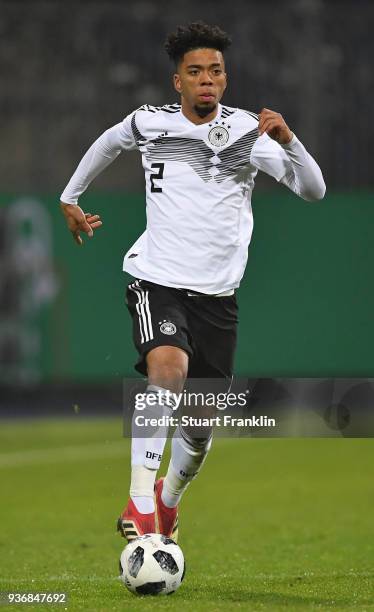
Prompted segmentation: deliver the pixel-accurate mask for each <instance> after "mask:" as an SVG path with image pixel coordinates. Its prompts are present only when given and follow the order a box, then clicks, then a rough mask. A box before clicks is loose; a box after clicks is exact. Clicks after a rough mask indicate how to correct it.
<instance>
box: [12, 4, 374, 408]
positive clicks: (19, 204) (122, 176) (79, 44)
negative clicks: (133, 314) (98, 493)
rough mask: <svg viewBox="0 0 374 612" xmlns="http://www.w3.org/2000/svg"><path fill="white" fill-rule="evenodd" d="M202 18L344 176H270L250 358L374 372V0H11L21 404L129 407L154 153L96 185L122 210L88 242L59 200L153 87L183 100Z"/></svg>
mask: <svg viewBox="0 0 374 612" xmlns="http://www.w3.org/2000/svg"><path fill="white" fill-rule="evenodd" d="M195 19H204V20H206V21H207V22H214V23H217V24H219V25H220V26H221V27H222V28H224V29H225V30H227V31H228V32H229V33H230V34H231V35H232V38H233V45H232V48H231V50H230V51H229V52H228V53H227V70H228V74H229V87H228V90H227V93H226V95H225V97H224V100H223V102H224V103H226V104H227V105H229V106H239V107H244V108H248V109H249V110H252V111H259V110H260V109H261V108H262V107H264V106H266V107H269V108H271V109H274V110H277V111H280V112H281V113H282V114H283V115H284V117H285V118H286V120H287V122H288V123H289V125H290V126H291V128H292V129H293V130H294V131H295V133H296V134H297V135H298V137H299V138H300V139H301V140H302V142H303V143H304V144H305V145H306V147H307V148H308V150H309V151H310V152H311V153H312V154H313V155H314V156H315V158H316V159H317V161H318V162H319V164H320V166H321V168H322V170H323V173H324V176H325V179H326V183H327V195H326V198H325V200H324V201H323V202H319V203H315V204H309V203H306V202H303V201H301V200H299V199H298V198H296V197H295V196H293V194H291V193H288V192H287V190H286V189H285V188H284V187H281V186H278V185H276V184H275V183H274V181H271V180H270V179H267V178H266V177H260V178H259V179H258V181H257V186H256V189H255V192H254V196H253V208H254V217H255V231H254V237H253V242H252V244H251V247H250V253H249V263H248V268H247V273H246V277H245V279H244V281H243V283H242V286H241V288H240V290H239V293H238V296H239V303H240V309H241V323H240V338H239V347H238V353H237V362H236V371H237V373H238V374H242V375H248V376H252V377H261V376H266V377H272V376H287V377H314V376H316V377H356V376H358V377H368V376H370V375H371V374H372V372H373V350H372V347H373V345H374V324H373V311H374V289H373V282H372V262H373V256H374V241H373V239H372V227H373V225H374V223H373V222H374V209H373V197H372V196H373V187H374V173H373V165H372V164H373V161H372V160H373V158H372V154H371V151H372V146H371V145H372V141H373V136H374V134H373V131H374V123H373V121H372V118H371V114H372V103H373V94H374V73H373V70H372V58H373V57H374V48H373V47H374V39H373V36H372V32H373V25H374V6H373V3H372V2H369V1H367V2H366V1H327V0H326V1H323V0H300V1H294V2H291V1H284V2H271V1H267V2H266V1H265V2H262V3H259V2H242V1H240V0H237V1H236V2H235V3H227V2H210V1H205V2H204V3H201V2H197V1H195V0H190V1H189V2H182V1H180V0H175V1H174V2H173V3H170V2H164V1H160V2H149V1H139V2H113V1H106V2H89V1H87V2H75V3H72V2H39V1H34V2H23V1H17V2H7V1H2V2H0V74H1V85H0V112H1V154H0V220H1V223H0V410H1V412H2V414H3V415H6V416H10V415H12V416H17V415H23V416H24V415H25V414H28V415H31V414H36V413H40V412H43V413H44V414H47V413H49V412H53V411H55V410H58V411H60V412H62V413H63V414H64V415H66V416H69V415H73V414H75V413H76V412H80V413H82V414H86V413H90V412H91V411H110V410H113V411H117V410H120V409H121V385H122V379H123V377H124V376H130V375H133V369H132V364H133V362H134V360H135V357H136V355H135V350H134V349H133V346H132V343H131V326H130V318H129V317H128V314H127V311H126V309H125V305H124V287H125V278H124V277H123V273H122V272H121V267H122V255H123V253H124V251H125V250H127V248H128V247H129V245H130V244H131V243H132V241H133V240H134V239H135V238H136V237H137V236H138V235H139V233H140V232H141V231H142V230H143V226H144V189H143V181H144V179H143V175H142V167H141V162H140V156H139V155H138V154H137V153H129V154H126V155H125V154H124V155H121V157H120V158H119V159H118V160H117V161H116V162H114V163H113V165H112V166H111V167H110V168H109V169H107V170H106V171H105V172H104V173H103V174H102V175H101V176H100V177H99V178H98V179H97V180H96V181H95V182H94V184H93V185H92V186H91V188H90V189H89V191H88V193H87V195H85V196H84V197H82V198H81V201H80V203H81V205H82V207H83V208H84V209H85V210H89V211H90V212H97V213H100V215H101V216H102V219H103V222H104V227H103V228H101V229H100V230H99V231H97V233H96V234H95V238H94V240H92V241H88V240H86V241H85V245H84V247H83V248H82V249H79V248H78V247H77V246H76V245H75V244H74V242H73V241H72V239H71V237H70V235H69V233H68V232H67V230H66V228H65V224H64V220H63V218H62V215H61V213H60V211H59V208H58V200H59V195H60V193H61V191H62V189H63V188H64V186H65V184H66V182H67V180H68V179H69V177H70V176H71V174H72V172H73V170H74V168H75V166H76V164H77V163H78V161H79V160H80V158H81V156H82V155H83V153H84V152H85V150H86V149H87V148H88V146H89V145H90V144H91V143H92V141H93V140H94V139H95V138H96V137H97V136H98V135H100V133H102V132H103V131H104V130H105V129H106V128H108V127H109V126H111V125H113V124H115V123H117V122H119V121H120V120H121V119H122V118H123V117H124V116H125V115H126V114H127V113H129V112H130V111H131V110H133V109H134V108H136V107H137V106H139V105H140V104H143V103H150V104H163V103H168V102H174V101H176V100H177V96H176V94H175V93H174V92H173V89H172V86H171V75H172V72H173V68H172V66H171V65H170V63H169V60H168V58H167V56H166V53H165V52H164V50H163V42H164V39H165V36H166V34H167V33H168V32H169V31H170V30H173V29H175V27H176V26H177V25H178V24H180V23H185V22H188V21H190V20H195Z"/></svg>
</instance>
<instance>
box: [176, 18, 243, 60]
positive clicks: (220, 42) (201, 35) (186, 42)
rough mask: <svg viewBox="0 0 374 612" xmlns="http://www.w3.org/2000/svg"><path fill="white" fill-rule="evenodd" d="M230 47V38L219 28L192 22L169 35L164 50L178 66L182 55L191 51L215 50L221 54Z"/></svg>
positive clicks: (200, 22) (201, 22)
mask: <svg viewBox="0 0 374 612" xmlns="http://www.w3.org/2000/svg"><path fill="white" fill-rule="evenodd" d="M230 45H231V38H230V37H229V35H228V34H226V32H224V31H223V30H221V28H220V27H218V26H212V25H208V24H206V23H204V22H203V21H194V22H193V23H189V24H188V25H186V26H178V27H177V31H176V32H173V33H172V34H169V35H168V37H167V39H166V42H165V49H166V52H167V54H168V55H169V57H170V59H172V60H173V61H174V62H175V63H176V64H177V65H178V64H179V62H180V61H181V60H182V59H183V56H184V54H185V53H187V51H192V49H217V51H221V52H223V51H225V49H227V48H228V47H229V46H230Z"/></svg>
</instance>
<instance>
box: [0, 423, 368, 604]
mask: <svg viewBox="0 0 374 612" xmlns="http://www.w3.org/2000/svg"><path fill="white" fill-rule="evenodd" d="M129 450H130V447H129V441H128V440H124V439H123V438H122V437H121V422H120V420H119V419H114V418H113V419H102V420H99V419H97V420H82V419H81V418H78V417H77V418H76V419H66V420H54V421H53V420H51V421H29V422H19V423H11V422H1V423H0V479H1V500H2V502H1V532H0V558H1V566H2V569H1V573H0V590H1V591H17V592H34V593H35V592H46V591H47V592H62V591H65V592H67V594H68V603H67V605H66V606H61V605H60V606H47V605H41V604H38V605H28V606H18V607H16V606H10V607H9V608H7V609H23V610H25V609H26V610H34V609H35V610H43V609H45V610H47V609H52V608H53V609H60V610H61V609H67V610H90V611H98V610H108V611H113V610H118V611H119V610H121V611H123V610H126V611H131V612H134V611H135V612H136V611H138V610H142V611H147V610H152V612H153V610H178V611H182V612H184V611H191V612H197V611H204V612H211V611H212V612H213V611H216V610H217V611H220V610H222V611H223V610H225V611H226V610H256V611H257V610H273V611H280V610H288V611H293V610H362V611H364V610H374V509H373V508H374V478H373V475H374V474H373V472H374V469H373V465H374V442H373V440H365V439H362V440H344V439H272V440H270V439H267V440H265V439H246V440H244V439H240V440H238V439H236V440H235V439H232V440H222V439H219V440H218V439H217V440H215V444H214V445H213V448H212V451H211V454H210V455H209V457H208V459H207V462H206V464H205V466H204V468H203V470H202V472H201V473H200V475H199V477H198V478H197V479H196V480H195V481H194V482H193V483H192V485H191V486H190V488H189V490H188V492H187V493H186V495H185V498H184V500H183V503H182V507H181V516H180V519H181V520H180V541H179V543H180V545H181V547H182V549H183V551H184V553H185V557H186V562H187V572H186V578H185V581H184V582H183V584H182V586H181V588H180V590H179V591H178V592H176V593H175V594H173V595H172V596H170V597H158V598H147V597H142V598H138V597H135V596H134V595H131V594H130V593H128V592H127V590H126V589H125V588H124V587H123V586H122V585H121V583H120V582H119V581H118V579H117V576H118V558H119V555H120V552H121V550H122V548H123V547H124V541H123V540H122V539H121V538H120V537H119V536H118V535H117V534H116V533H115V522H116V517H117V515H118V513H119V511H120V510H121V509H122V507H123V505H124V503H125V502H126V499H127V491H128V485H129ZM166 460H167V457H165V462H164V465H163V467H164V471H165V466H166ZM4 609H5V608H4Z"/></svg>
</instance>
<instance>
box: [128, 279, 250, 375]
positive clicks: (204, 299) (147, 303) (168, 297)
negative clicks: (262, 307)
mask: <svg viewBox="0 0 374 612" xmlns="http://www.w3.org/2000/svg"><path fill="white" fill-rule="evenodd" d="M126 304H127V307H128V309H129V312H130V314H131V316H132V320H133V339H134V343H135V346H136V348H137V350H138V352H139V355H140V357H139V360H138V362H137V363H136V365H135V368H136V370H138V372H140V373H141V374H144V375H145V376H146V375H147V365H146V355H147V353H148V352H149V351H150V350H152V349H153V348H155V347H156V346H166V345H168V346H177V347H179V348H181V349H183V350H184V351H186V353H188V355H189V369H188V377H189V378H231V376H232V371H233V362H234V352H235V348H236V336H237V323H238V306H237V301H236V296H235V294H234V295H230V296H225V297H214V296H207V295H204V294H197V292H195V291H193V290H187V289H174V288H172V287H165V286H163V285H157V284H155V283H151V282H149V281H145V280H134V281H133V282H131V283H130V284H129V285H128V286H127V292H126Z"/></svg>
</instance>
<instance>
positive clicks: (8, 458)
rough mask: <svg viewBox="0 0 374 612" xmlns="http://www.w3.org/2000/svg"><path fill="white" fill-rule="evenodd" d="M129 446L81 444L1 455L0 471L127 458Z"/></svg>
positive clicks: (125, 444) (121, 442) (123, 441)
mask: <svg viewBox="0 0 374 612" xmlns="http://www.w3.org/2000/svg"><path fill="white" fill-rule="evenodd" d="M129 452H130V451H129V446H128V444H127V443H126V441H125V440H124V439H123V440H116V441H115V442H109V443H108V442H102V443H100V444H99V443H95V444H80V445H74V446H62V447H57V448H44V449H33V450H25V451H14V452H13V451H11V452H9V453H0V469H1V468H13V467H24V466H28V465H38V464H44V463H65V462H70V461H79V460H86V459H104V458H106V457H108V458H110V457H118V456H120V455H123V456H127V455H128V454H129Z"/></svg>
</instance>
